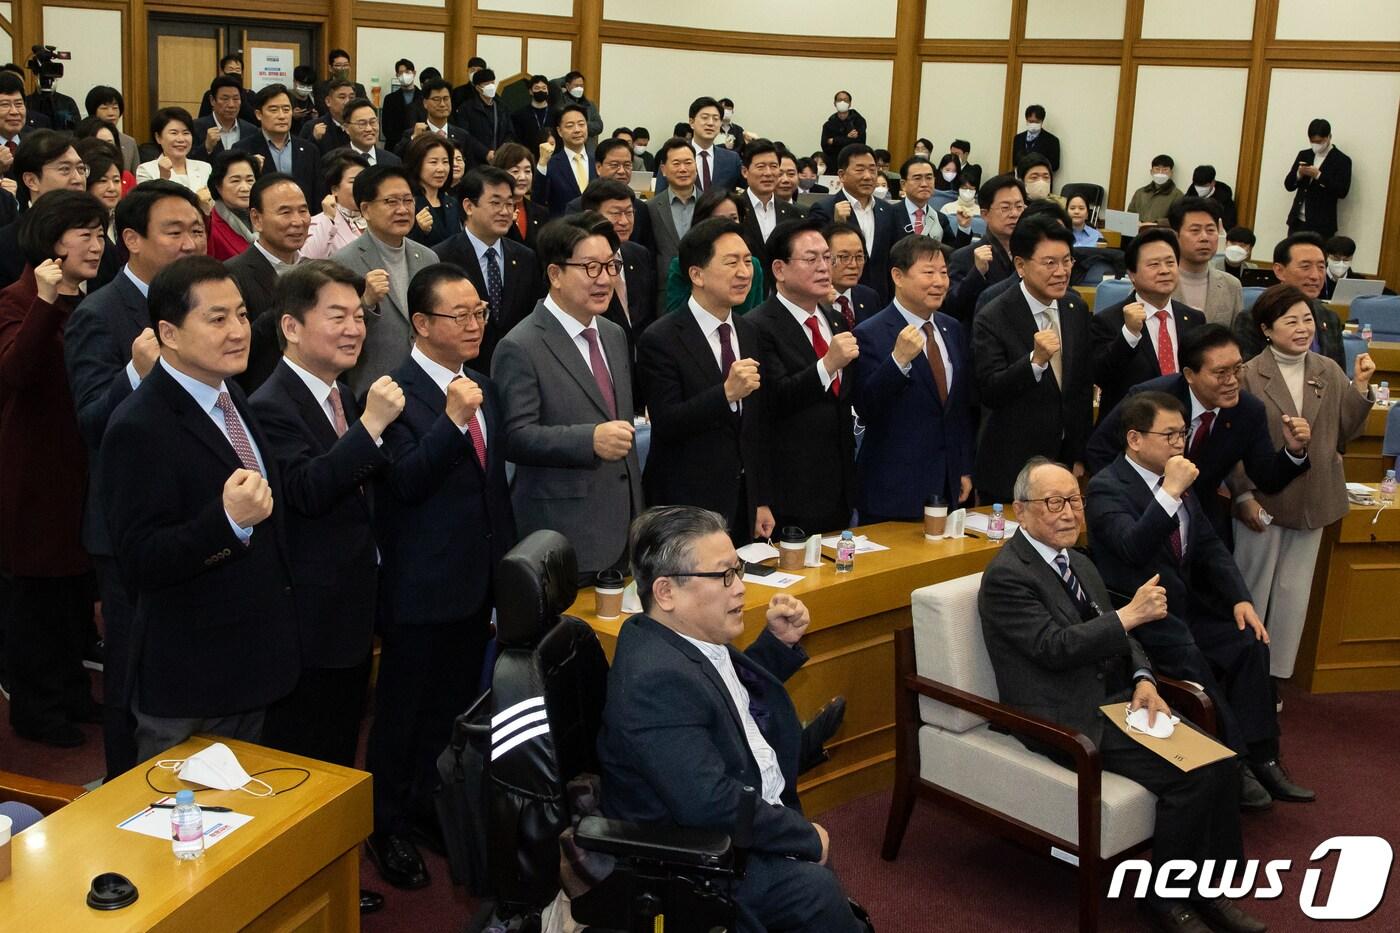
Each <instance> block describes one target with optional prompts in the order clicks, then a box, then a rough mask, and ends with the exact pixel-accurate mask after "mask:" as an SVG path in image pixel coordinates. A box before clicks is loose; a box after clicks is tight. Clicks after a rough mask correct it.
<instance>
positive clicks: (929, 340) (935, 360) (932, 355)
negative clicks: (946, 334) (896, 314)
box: [923, 321, 948, 402]
mask: <svg viewBox="0 0 1400 933" xmlns="http://www.w3.org/2000/svg"><path fill="white" fill-rule="evenodd" d="M923 332H924V352H925V353H927V354H928V365H929V369H931V370H933V384H934V385H936V386H937V387H938V400H939V401H940V402H946V401H948V370H947V369H946V368H944V366H943V354H942V352H940V351H939V349H938V342H937V341H935V340H934V339H933V324H932V322H930V321H924V326H923Z"/></svg>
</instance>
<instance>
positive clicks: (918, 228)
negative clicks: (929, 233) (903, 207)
mask: <svg viewBox="0 0 1400 933" xmlns="http://www.w3.org/2000/svg"><path fill="white" fill-rule="evenodd" d="M914 233H915V235H917V236H923V235H924V209H923V208H922V207H916V208H914Z"/></svg>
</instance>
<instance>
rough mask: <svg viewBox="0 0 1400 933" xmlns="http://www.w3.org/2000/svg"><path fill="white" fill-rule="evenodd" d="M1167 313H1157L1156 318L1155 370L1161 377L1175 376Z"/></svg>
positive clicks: (1174, 358)
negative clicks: (1160, 373)
mask: <svg viewBox="0 0 1400 933" xmlns="http://www.w3.org/2000/svg"><path fill="white" fill-rule="evenodd" d="M1167 317H1168V315H1167V312H1165V311H1158V312H1157V314H1156V318H1157V368H1158V369H1159V370H1161V371H1162V375H1163V376H1174V375H1176V350H1175V348H1173V347H1172V332H1171V331H1169V330H1167Z"/></svg>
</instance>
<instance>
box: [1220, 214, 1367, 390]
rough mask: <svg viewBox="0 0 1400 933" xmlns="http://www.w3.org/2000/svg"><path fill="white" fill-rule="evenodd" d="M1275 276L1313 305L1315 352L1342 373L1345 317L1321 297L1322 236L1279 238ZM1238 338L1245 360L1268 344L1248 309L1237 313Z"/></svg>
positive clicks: (1324, 257)
mask: <svg viewBox="0 0 1400 933" xmlns="http://www.w3.org/2000/svg"><path fill="white" fill-rule="evenodd" d="M1274 275H1276V276H1278V280H1279V281H1280V282H1284V283H1287V284H1289V285H1294V286H1297V287H1298V288H1299V289H1301V290H1302V292H1303V294H1304V295H1307V296H1308V303H1309V304H1311V305H1312V314H1313V321H1314V323H1316V325H1317V330H1316V331H1315V332H1314V334H1313V343H1312V347H1311V348H1310V349H1312V351H1313V352H1314V353H1321V354H1322V355H1323V356H1328V357H1331V358H1332V361H1333V362H1335V363H1336V364H1337V365H1338V366H1341V367H1342V372H1346V371H1347V370H1346V351H1345V350H1344V349H1343V348H1342V319H1341V318H1340V317H1338V316H1337V312H1336V311H1333V310H1332V309H1331V308H1329V307H1328V306H1327V305H1326V304H1324V303H1323V302H1322V300H1321V297H1320V296H1321V295H1322V287H1323V283H1325V282H1326V281H1327V252H1326V249H1325V248H1324V246H1323V242H1322V237H1320V236H1318V235H1317V234H1316V233H1311V232H1308V231H1304V232H1303V233H1294V234H1290V235H1289V236H1286V237H1284V238H1283V239H1282V240H1279V242H1278V245H1277V246H1275V247H1274ZM1232 329H1233V330H1234V333H1235V339H1236V340H1238V341H1239V344H1240V353H1241V354H1243V356H1244V358H1245V359H1246V360H1251V359H1254V357H1256V356H1258V355H1259V354H1261V353H1263V352H1264V348H1265V347H1266V346H1268V344H1267V343H1266V342H1265V341H1264V335H1263V333H1262V332H1261V331H1260V330H1259V327H1258V326H1257V325H1256V324H1255V323H1254V318H1253V317H1252V316H1251V315H1250V313H1249V311H1248V309H1245V310H1241V311H1240V313H1239V314H1236V315H1235V323H1234V326H1233V328H1232Z"/></svg>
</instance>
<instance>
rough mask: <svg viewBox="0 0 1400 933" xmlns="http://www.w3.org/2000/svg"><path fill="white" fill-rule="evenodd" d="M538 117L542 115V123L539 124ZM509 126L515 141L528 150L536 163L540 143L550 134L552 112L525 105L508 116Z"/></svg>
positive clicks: (552, 118)
mask: <svg viewBox="0 0 1400 933" xmlns="http://www.w3.org/2000/svg"><path fill="white" fill-rule="evenodd" d="M540 115H543V121H544V122H543V123H541V122H540ZM510 125H511V132H512V133H513V134H514V135H515V141H516V142H518V143H520V145H522V146H524V147H525V148H526V149H529V150H530V154H531V155H532V156H534V157H535V159H536V160H537V161H538V160H539V157H540V143H542V142H544V141H545V140H546V139H548V138H549V137H550V134H551V132H552V127H553V125H554V112H553V111H552V110H550V108H548V107H544V108H543V109H541V108H538V107H531V106H530V105H529V104H526V105H525V106H524V107H521V108H520V109H519V110H517V111H515V113H512V114H511V115H510Z"/></svg>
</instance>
